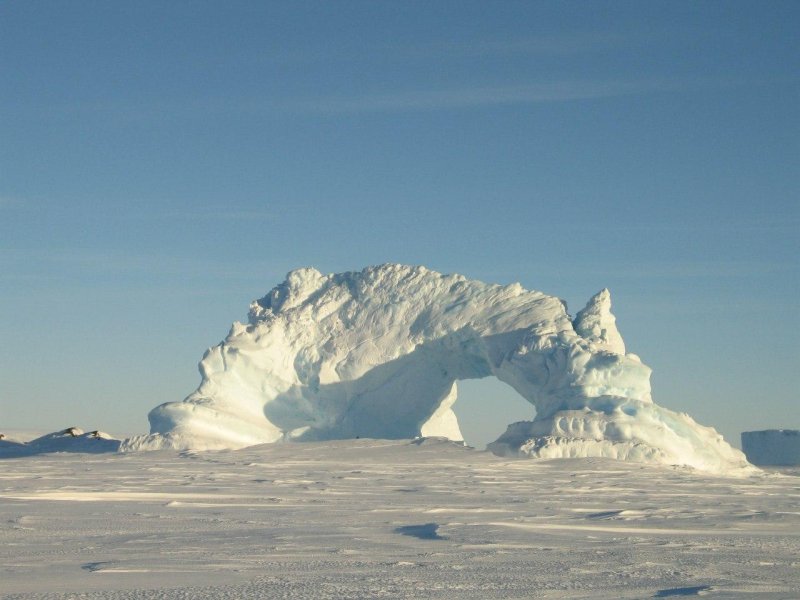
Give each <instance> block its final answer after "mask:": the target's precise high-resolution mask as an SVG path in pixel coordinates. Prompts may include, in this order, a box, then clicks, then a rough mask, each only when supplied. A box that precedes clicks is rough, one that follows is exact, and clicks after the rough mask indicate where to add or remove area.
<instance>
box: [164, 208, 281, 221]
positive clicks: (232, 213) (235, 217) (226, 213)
mask: <svg viewBox="0 0 800 600" xmlns="http://www.w3.org/2000/svg"><path fill="white" fill-rule="evenodd" d="M164 217H166V218H174V219H184V220H190V221H271V220H273V219H274V218H275V217H276V215H275V213H273V212H271V211H267V210H226V209H224V208H219V209H216V208H198V209H183V210H171V211H167V212H166V213H164Z"/></svg>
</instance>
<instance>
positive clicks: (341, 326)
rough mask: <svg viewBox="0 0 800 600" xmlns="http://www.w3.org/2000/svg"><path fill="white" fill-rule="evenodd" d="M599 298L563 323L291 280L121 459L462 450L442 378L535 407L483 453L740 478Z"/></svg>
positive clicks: (542, 311) (474, 299) (465, 301)
mask: <svg viewBox="0 0 800 600" xmlns="http://www.w3.org/2000/svg"><path fill="white" fill-rule="evenodd" d="M650 372H651V371H650V368H649V367H647V366H646V365H644V364H643V363H642V362H641V360H640V359H639V358H638V357H637V356H636V355H634V354H626V352H625V345H624V342H623V340H622V336H621V335H620V333H619V331H618V330H617V327H616V323H615V318H614V315H613V314H612V313H611V295H610V293H609V292H608V290H603V291H601V292H600V293H598V294H597V295H596V296H594V297H593V298H592V299H591V300H590V301H589V303H588V304H587V306H586V307H585V308H584V309H583V310H581V311H580V312H579V313H578V315H577V316H576V318H575V319H574V320H573V319H572V318H571V317H570V315H569V314H567V309H566V305H565V303H564V302H563V301H562V300H560V299H559V298H556V297H554V296H548V295H546V294H543V293H541V292H536V291H527V290H525V289H523V288H522V286H520V285H519V284H512V285H507V286H502V285H493V284H486V283H482V282H479V281H473V280H469V279H467V278H465V277H463V276H461V275H443V274H440V273H436V272H434V271H430V270H428V269H426V268H424V267H411V266H404V265H392V264H390V265H382V266H378V267H369V268H367V269H364V270H363V271H361V272H350V273H341V274H331V275H323V274H322V273H320V272H319V271H317V270H315V269H312V268H305V269H298V270H296V271H292V272H291V273H289V274H288V275H287V278H286V281H284V282H283V283H281V284H280V285H278V286H277V287H275V288H274V289H273V290H272V291H270V292H269V293H268V294H267V295H266V296H264V297H263V298H261V299H259V300H257V301H255V302H253V303H252V304H251V306H250V315H249V322H248V323H247V324H243V323H239V322H236V323H234V324H233V326H232V327H231V330H230V333H229V334H228V337H227V338H226V339H225V340H224V341H223V342H222V343H220V344H219V345H217V346H215V347H213V348H210V349H209V350H208V351H207V352H206V353H205V356H204V357H203V360H202V361H201V362H200V373H201V376H202V382H201V384H200V387H199V388H198V389H197V391H195V392H194V393H193V394H191V395H190V396H189V397H187V398H186V399H185V400H184V401H183V402H170V403H167V404H162V405H161V406H158V407H156V408H155V409H153V410H152V411H151V412H150V414H149V419H150V426H151V434H150V435H149V436H139V437H137V438H132V439H130V440H127V441H126V442H125V443H124V444H123V446H122V449H123V450H139V449H158V448H181V449H183V448H191V449H212V448H240V447H244V446H250V445H254V444H260V443H268V442H277V441H281V440H329V439H348V438H357V437H361V438H365V437H368V438H382V439H401V438H415V437H423V438H430V437H443V438H447V439H450V440H456V441H459V440H462V435H461V432H460V430H459V426H458V421H457V419H456V416H455V413H454V412H453V410H452V406H453V404H454V403H455V402H456V400H457V388H456V382H457V381H458V380H459V379H472V378H480V377H488V376H494V377H497V378H498V379H500V380H501V381H503V382H505V383H507V384H509V385H511V387H513V388H514V389H515V390H516V391H517V392H519V394H520V395H521V396H523V397H524V398H525V399H526V400H528V401H529V402H530V403H531V404H532V405H533V406H534V407H535V408H536V418H535V420H534V421H533V422H531V423H525V424H516V425H514V426H512V427H511V428H510V429H509V431H507V432H506V433H505V434H504V435H503V436H501V438H500V439H499V440H498V441H497V442H495V443H494V444H493V445H492V450H493V451H495V452H497V453H500V454H504V455H515V456H532V457H533V456H541V457H572V456H604V457H612V458H624V459H629V460H639V461H646V462H656V463H666V464H681V465H689V466H692V467H696V468H698V469H704V470H708V471H713V472H728V471H743V470H746V469H747V468H748V467H749V465H748V463H747V461H746V460H745V457H744V455H743V454H742V453H741V452H739V451H738V450H735V449H733V448H732V447H730V446H729V445H728V444H727V443H725V442H724V441H723V440H722V438H721V437H720V436H719V434H717V433H716V431H714V430H713V429H711V428H707V427H701V426H700V425H698V424H697V423H695V422H694V421H693V420H692V419H691V418H690V417H688V416H687V415H681V414H676V413H674V412H672V411H669V410H667V409H664V408H662V407H659V406H657V405H655V404H653V402H652V399H651V396H650Z"/></svg>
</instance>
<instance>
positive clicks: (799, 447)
mask: <svg viewBox="0 0 800 600" xmlns="http://www.w3.org/2000/svg"><path fill="white" fill-rule="evenodd" d="M742 450H743V451H744V453H745V455H746V456H747V459H748V460H749V461H750V462H751V463H753V464H754V465H764V466H767V465H774V466H796V465H800V431H798V430H797V429H766V430H764V431H744V432H742Z"/></svg>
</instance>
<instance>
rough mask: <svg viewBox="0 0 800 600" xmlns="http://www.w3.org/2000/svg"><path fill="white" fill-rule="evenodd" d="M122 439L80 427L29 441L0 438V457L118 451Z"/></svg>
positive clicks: (69, 428)
mask: <svg viewBox="0 0 800 600" xmlns="http://www.w3.org/2000/svg"><path fill="white" fill-rule="evenodd" d="M119 447H120V440H117V439H114V438H112V437H111V436H110V435H108V434H107V433H103V432H102V431H90V432H88V433H87V432H84V431H83V429H80V428H78V427H68V428H67V429H64V430H62V431H56V432H53V433H48V434H47V435H43V436H41V437H38V438H36V439H34V440H31V441H29V442H17V441H12V440H6V439H0V458H12V457H17V456H32V455H34V454H47V453H50V452H87V453H92V454H95V453H99V452H116V451H117V450H118V449H119Z"/></svg>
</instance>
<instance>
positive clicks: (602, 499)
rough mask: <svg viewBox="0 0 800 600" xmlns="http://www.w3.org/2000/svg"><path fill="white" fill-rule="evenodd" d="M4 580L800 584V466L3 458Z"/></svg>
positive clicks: (327, 446)
mask: <svg viewBox="0 0 800 600" xmlns="http://www.w3.org/2000/svg"><path fill="white" fill-rule="evenodd" d="M0 464H2V470H1V471H0V596H2V597H3V598H8V599H13V598H53V599H67V598H81V599H84V598H86V599H89V598H91V599H93V598H112V599H115V598H125V599H128V598H131V599H133V598H187V599H188V598H288V597H292V598H294V597H297V598H301V597H302V598H370V597H395V598H403V597H405V598H482V599H484V598H593V599H598V598H609V599H610V598H654V597H655V598H666V597H681V596H683V597H685V596H692V595H702V596H705V597H711V598H800V476H798V475H800V471H797V470H793V471H792V470H783V471H782V472H781V473H780V474H776V472H775V471H771V472H764V474H761V475H756V476H752V477H746V478H741V477H739V478H722V477H714V476H709V475H704V474H698V473H696V472H692V471H689V470H686V469H677V468H670V467H665V466H657V465H644V464H637V463H631V462H620V461H614V460H610V459H599V458H594V459H592V458H587V459H553V460H511V459H503V458H499V457H497V456H494V455H492V454H490V453H487V452H478V451H475V450H471V449H468V448H464V447H460V446H458V445H457V444H455V443H452V442H446V441H442V440H431V439H428V440H423V441H418V442H416V443H415V442H409V441H402V440H394V441H380V440H364V439H361V440H348V441H332V442H309V443H304V444H293V443H289V444H275V445H267V446H257V447H251V448H246V449H242V450H236V451H218V452H203V453H195V452H183V453H178V452H175V451H166V450H165V451H158V452H147V453H132V454H115V453H114V454H77V453H70V454H43V455H38V456H30V457H23V458H15V459H6V460H3V461H2V463H0Z"/></svg>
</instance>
